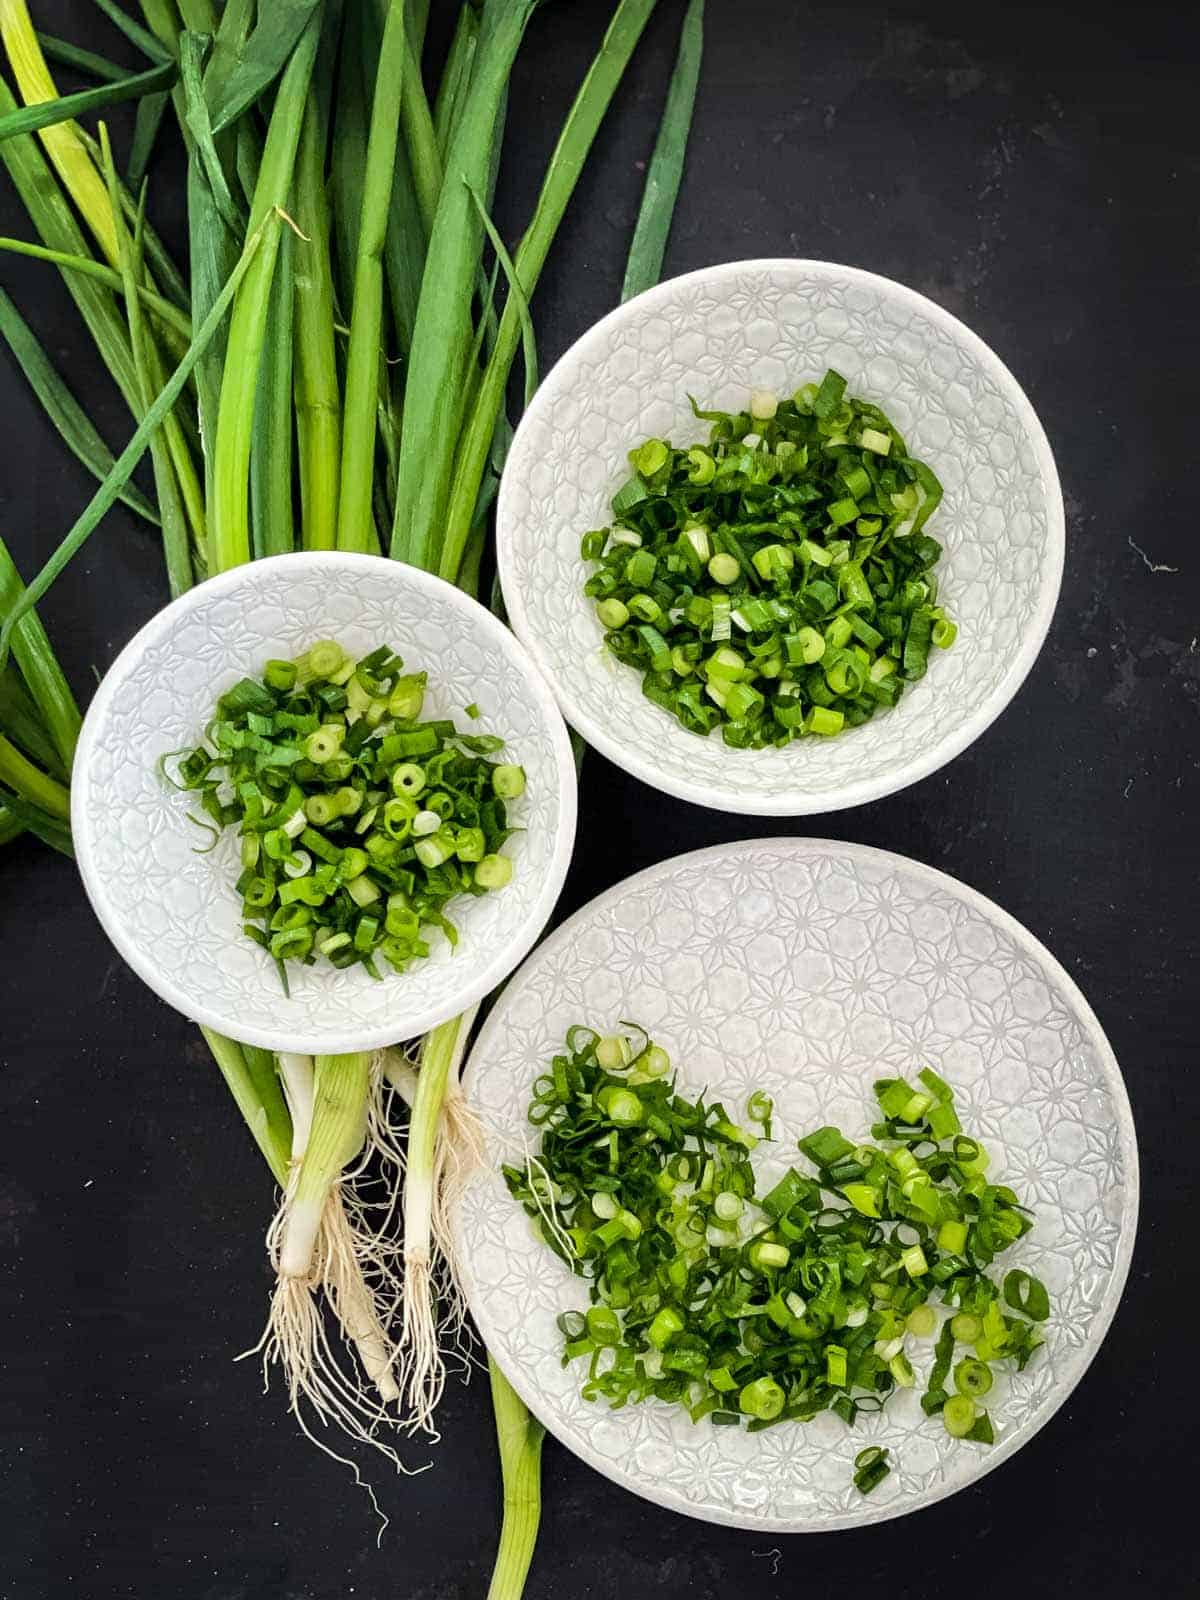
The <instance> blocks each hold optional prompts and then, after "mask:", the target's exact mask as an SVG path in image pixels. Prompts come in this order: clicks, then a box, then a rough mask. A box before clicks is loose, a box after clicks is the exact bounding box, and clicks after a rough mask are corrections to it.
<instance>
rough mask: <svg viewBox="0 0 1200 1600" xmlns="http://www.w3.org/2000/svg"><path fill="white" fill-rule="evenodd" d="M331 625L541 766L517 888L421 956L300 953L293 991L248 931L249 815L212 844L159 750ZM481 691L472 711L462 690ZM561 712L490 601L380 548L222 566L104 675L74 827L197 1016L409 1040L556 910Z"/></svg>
mask: <svg viewBox="0 0 1200 1600" xmlns="http://www.w3.org/2000/svg"><path fill="white" fill-rule="evenodd" d="M320 638H335V639H337V640H338V641H339V643H341V644H342V645H344V646H345V648H346V649H347V651H349V652H350V653H351V654H356V655H365V654H366V653H367V652H368V651H369V650H372V649H374V648H376V647H377V646H378V645H380V644H388V645H391V646H392V647H393V649H395V650H397V651H399V653H400V654H401V655H402V656H403V657H404V658H405V661H406V663H407V664H408V665H409V666H410V667H411V669H412V670H427V671H428V673H429V688H428V691H427V697H426V706H427V708H428V710H429V711H430V712H431V713H433V714H434V715H439V716H445V717H450V716H452V717H454V718H455V720H456V721H457V723H458V726H459V727H460V728H462V729H463V731H464V732H466V731H471V730H472V729H473V730H474V731H476V732H480V731H487V732H489V733H496V734H499V735H500V736H501V737H502V738H503V739H504V741H505V759H507V760H509V761H515V762H518V763H520V765H522V766H523V767H524V768H525V771H526V774H527V778H528V784H527V788H526V792H525V795H524V797H523V798H522V800H521V801H520V802H518V803H517V805H516V806H515V807H514V812H513V814H514V817H515V821H516V823H517V824H518V825H519V826H520V828H521V829H522V830H523V831H521V832H519V833H517V834H515V835H514V837H513V838H512V839H511V840H510V841H509V843H508V845H507V846H506V847H505V849H506V853H507V854H510V855H512V856H513V857H514V861H515V868H516V870H515V872H514V874H513V878H512V881H511V883H510V884H509V885H508V886H507V887H506V888H505V889H503V890H500V891H498V892H496V893H492V894H488V895H484V896H482V897H481V898H480V899H477V900H472V899H464V900H462V901H460V902H456V903H455V906H454V907H453V909H452V910H451V916H452V917H453V918H454V920H455V921H456V922H457V924H458V926H459V930H460V935H461V937H460V940H459V945H458V948H457V950H456V951H451V950H450V948H449V947H448V946H447V945H446V943H445V941H444V940H442V939H440V938H439V939H438V940H437V941H436V942H435V944H434V948H433V952H432V954H431V955H430V956H429V958H428V959H427V960H425V961H422V962H419V963H417V964H416V965H415V966H414V967H412V968H411V969H410V970H409V971H408V972H404V973H390V974H389V975H388V976H386V977H385V978H383V980H382V981H380V982H376V981H375V980H374V979H372V978H371V977H370V976H369V974H368V973H366V972H365V971H363V969H362V968H361V967H357V966H356V967H351V968H348V969H347V970H345V971H340V972H339V971H336V970H334V969H333V968H330V967H328V966H324V965H314V966H312V967H293V969H292V970H291V973H290V978H291V996H290V998H289V997H287V996H285V995H284V993H283V990H282V987H281V985H280V982H279V977H278V974H277V972H276V969H275V965H274V963H273V962H272V960H271V958H270V956H269V955H268V954H267V953H266V951H264V950H262V949H260V948H259V947H258V946H257V945H255V944H253V943H252V942H251V941H250V940H249V939H247V938H246V936H245V935H244V934H243V932H242V929H241V902H240V899H239V897H238V896H237V895H236V894H235V892H234V888H233V884H234V881H235V879H236V877H237V875H238V870H239V869H238V842H237V838H236V830H234V829H226V830H225V831H224V833H223V834H222V836H221V839H220V842H219V843H218V844H217V846H216V848H215V849H214V850H212V851H211V852H210V853H209V854H207V855H199V854H197V853H196V847H197V843H198V842H203V835H202V834H201V832H200V830H199V829H198V828H197V827H196V826H195V824H193V823H192V822H190V821H189V820H188V815H187V813H188V811H189V810H193V809H194V804H193V797H192V796H190V795H187V794H181V793H179V792H177V791H176V790H174V789H172V788H171V787H170V786H169V785H168V784H167V783H166V782H165V781H164V779H163V778H162V777H161V776H160V774H159V771H158V766H157V764H158V761H159V758H160V757H161V756H162V755H163V753H164V752H165V751H171V750H177V749H180V748H182V747H189V746H192V745H195V744H198V743H199V742H200V738H201V735H202V732H203V729H204V726H205V724H206V722H207V721H208V720H209V718H210V717H211V715H212V712H213V707H214V704H215V702H216V699H217V697H218V695H220V694H221V693H222V692H223V691H224V690H225V689H227V688H228V687H229V686H230V685H231V684H233V683H235V682H236V681H237V680H238V679H239V678H241V677H246V676H254V675H256V674H257V673H259V672H261V670H262V666H263V663H264V662H265V661H266V660H267V659H268V658H270V657H272V656H283V657H288V656H295V655H299V654H300V653H301V651H303V650H304V649H305V648H306V647H307V646H308V645H309V644H311V643H312V642H313V641H314V640H315V639H320ZM472 702H475V703H477V704H478V706H479V708H480V712H481V716H480V718H479V720H478V722H472V721H470V720H469V719H468V718H466V717H465V716H464V710H465V708H466V707H467V706H468V705H470V704H471V703H472ZM575 800H576V789H575V767H574V762H573V760H572V756H571V747H570V740H569V739H568V736H567V730H566V727H565V726H564V724H563V720H562V718H561V716H560V715H559V713H558V709H557V707H556V706H555V704H554V700H553V697H552V695H551V693H550V691H549V689H548V687H547V685H546V684H545V682H544V680H543V679H542V677H541V675H540V674H539V672H538V671H537V669H536V667H534V665H533V664H532V662H531V661H530V660H529V657H528V656H527V655H526V653H525V651H524V650H523V649H522V648H521V646H520V645H519V644H518V643H517V641H516V639H514V638H513V636H512V634H511V633H510V632H509V631H508V629H507V628H505V627H504V626H503V625H502V624H501V623H500V622H498V621H497V620H496V618H495V617H493V616H492V615H491V614H490V613H489V612H487V611H485V610H484V608H483V607H482V606H481V605H479V604H477V602H476V601H474V600H472V599H470V598H469V597H468V596H467V595H465V594H462V593H461V592H460V591H459V590H457V589H455V588H453V587H452V586H451V585H450V584H447V583H443V582H442V581H441V579H439V578H435V577H431V576H430V575H429V574H428V573H425V572H421V571H419V570H417V569H416V568H414V567H408V566H404V565H402V564H401V563H399V562H395V561H384V560H381V559H380V558H379V557H375V556H361V555H340V554H333V553H329V554H325V553H319V554H318V553H312V554H298V555H287V556H277V557H274V558H272V559H270V560H266V561H255V562H251V563H250V564H249V565H248V566H242V567H238V568H236V569H235V570H234V571H232V572H227V573H224V574H222V575H221V576H220V577H217V578H213V579H210V580H209V582H207V583H203V584H201V585H199V587H198V588H195V589H193V590H191V591H190V592H189V593H188V594H185V595H183V596H181V598H180V599H178V600H176V601H175V602H174V603H173V604H171V605H169V606H167V608H166V609H165V610H164V611H161V612H160V613H159V614H158V615H157V616H156V617H155V618H154V619H153V620H152V621H151V622H149V623H147V624H146V626H145V627H144V628H143V629H142V630H141V632H140V633H139V634H137V635H136V637H135V638H134V639H133V640H132V641H131V642H130V643H129V644H128V645H126V647H125V649H124V650H123V651H122V652H121V654H120V655H119V656H118V657H117V659H116V661H115V662H114V663H113V665H112V667H111V668H110V670H109V672H108V675H107V676H106V677H105V679H104V681H103V683H102V684H101V685H100V688H99V689H98V690H97V692H96V696H95V699H94V700H93V701H92V704H91V707H90V709H89V711H88V714H87V717H86V718H85V719H84V724H83V732H82V734H81V735H80V739H79V748H78V753H77V755H76V759H75V771H74V780H73V783H72V794H71V826H72V831H73V833H74V837H75V846H76V851H77V854H78V857H79V866H80V870H81V872H82V873H83V881H84V885H85V887H86V889H87V892H88V895H89V896H90V898H91V901H92V905H93V906H94V908H95V911H96V914H97V916H98V917H99V918H100V921H101V923H102V924H103V925H104V929H105V931H106V932H107V934H108V936H109V938H110V939H112V941H113V943H114V944H115V945H116V947H117V949H118V950H119V951H120V952H121V954H122V955H123V956H124V957H125V959H126V961H128V962H129V964H130V966H131V967H132V968H133V969H134V971H135V972H137V973H138V975H139V976H140V977H141V978H143V979H144V980H145V981H146V983H148V984H149V985H150V987H151V988H152V989H153V990H155V992H156V993H157V994H159V995H161V996H162V998H163V999H164V1000H166V1001H167V1002H168V1003H169V1004H170V1005H173V1006H175V1007H176V1008H177V1009H178V1010H180V1011H182V1012H184V1013H185V1014H186V1015H187V1016H189V1017H191V1018H193V1019H194V1020H195V1021H197V1022H201V1023H204V1024H206V1025H207V1026H209V1027H212V1028H216V1029H218V1030H219V1031H220V1032H222V1033H226V1034H230V1035H232V1036H233V1037H234V1038H236V1039H240V1040H243V1041H244V1042H246V1043H248V1044H257V1045H263V1046H265V1047H267V1048H268V1049H292V1050H300V1051H328V1052H333V1051H340V1050H365V1049H370V1048H373V1047H375V1046H377V1045H383V1044H387V1043H390V1042H393V1041H396V1040H400V1039H407V1038H411V1037H412V1036H414V1035H416V1034H418V1033H422V1032H424V1031H425V1030H426V1029H427V1028H430V1027H434V1026H436V1024H437V1023H439V1022H444V1021H446V1020H447V1019H448V1018H449V1017H452V1016H454V1015H455V1014H456V1013H457V1012H459V1011H461V1010H462V1009H463V1008H464V1007H466V1006H468V1005H470V1004H471V1003H473V1002H474V1001H476V1000H478V999H480V998H481V997H482V996H483V995H485V994H487V993H488V991H489V990H491V989H494V988H495V986H496V985H497V984H498V983H500V982H501V981H502V980H503V979H504V978H506V977H507V976H508V974H509V973H510V972H511V971H512V969H513V968H514V967H515V966H516V965H517V963H518V962H519V961H520V960H521V958H522V956H524V955H525V954H526V952H527V951H528V950H529V949H530V947H531V946H532V945H533V943H534V941H535V940H536V939H537V937H538V935H539V934H540V933H541V931H542V929H543V928H544V926H545V924H546V921H547V919H548V917H549V915H550V912H551V910H552V909H553V906H554V902H555V901H556V900H557V898H558V894H559V890H560V889H561V888H562V883H563V879H564V877H565V876H566V871H567V865H568V863H569V861H570V857H571V846H572V843H573V841H574V836H575Z"/></svg>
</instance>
